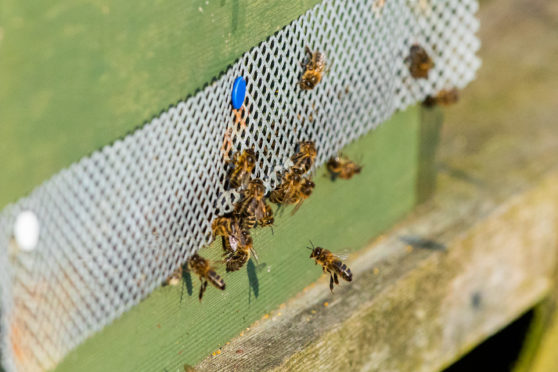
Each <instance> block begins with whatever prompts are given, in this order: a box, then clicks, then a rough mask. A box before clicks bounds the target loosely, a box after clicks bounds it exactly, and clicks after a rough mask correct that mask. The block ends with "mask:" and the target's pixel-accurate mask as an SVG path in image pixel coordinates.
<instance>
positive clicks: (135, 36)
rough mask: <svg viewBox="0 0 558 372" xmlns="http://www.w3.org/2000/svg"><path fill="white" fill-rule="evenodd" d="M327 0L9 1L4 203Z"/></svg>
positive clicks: (3, 86) (0, 44)
mask: <svg viewBox="0 0 558 372" xmlns="http://www.w3.org/2000/svg"><path fill="white" fill-rule="evenodd" d="M317 3H319V0H297V1H263V0H258V1H253V0H218V1H217V0H211V1H206V0H186V1H184V0H165V1H161V0H159V1H148V0H135V1H130V2H128V1H104V0H93V1H89V0H87V1H85V0H77V1H76V0H61V1H57V2H56V3H52V2H48V1H47V2H37V1H33V0H6V1H3V2H2V5H1V10H0V53H1V55H2V58H0V82H1V83H0V102H1V103H2V108H1V110H0V123H1V124H0V141H1V145H0V159H1V161H0V175H1V177H0V208H2V207H4V206H5V205H6V204H7V203H8V202H13V201H15V200H16V199H17V198H19V197H21V196H23V195H25V194H26V193H28V192H30V191H31V190H32V189H33V188H34V187H35V186H37V185H38V184H39V183H40V182H42V181H44V180H45V179H47V178H48V177H50V176H51V175H52V174H53V173H55V172H57V171H59V170H60V169H61V168H63V167H66V166H68V165H69V164H71V163H72V162H74V161H77V160H79V159H80V158H81V157H82V156H85V155H87V154H89V153H91V152H92V151H94V150H97V149H99V148H100V147H102V146H104V145H107V144H109V143H111V142H113V141H115V140H116V139H117V138H120V137H122V136H123V135H125V134H126V133H127V132H129V131H131V130H133V129H135V128H137V127H139V126H140V125H142V124H143V123H144V122H146V121H149V120H150V119H151V118H153V117H154V116H155V115H157V114H158V113H160V112H161V111H162V110H164V109H166V108H167V107H169V106H170V105H174V104H176V103H177V102H178V101H180V100H183V99H184V98H186V97H188V96H189V95H191V94H192V93H194V92H195V91H196V90H197V89H200V88H201V87H203V86H204V85H205V84H208V83H209V82H210V81H211V80H212V79H213V78H215V76H217V75H218V74H219V73H221V72H223V71H224V70H225V68H226V67H227V66H228V65H230V64H231V63H232V62H233V61H235V60H236V59H237V58H238V57H240V56H241V55H242V54H243V53H244V52H246V51H247V50H249V49H250V48H252V47H253V46H255V45H257V44H258V43H259V42H261V41H263V40H264V39H265V38H267V37H268V36H269V35H271V34H273V33H274V32H276V31H277V30H279V29H280V28H282V27H283V26H285V25H287V24H288V23H290V22H291V21H293V20H294V19H296V18H297V17H298V16H300V15H301V14H302V13H304V11H306V10H308V9H309V8H311V7H312V6H313V5H315V4H317Z"/></svg>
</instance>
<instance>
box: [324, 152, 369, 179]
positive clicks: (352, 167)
mask: <svg viewBox="0 0 558 372" xmlns="http://www.w3.org/2000/svg"><path fill="white" fill-rule="evenodd" d="M327 170H328V171H329V173H330V175H331V180H332V181H335V179H336V178H337V177H339V178H341V179H343V180H348V179H351V178H352V177H353V176H354V175H355V174H359V173H360V171H361V170H362V167H361V166H360V165H358V164H357V163H355V162H354V161H352V160H350V159H349V158H347V157H344V156H336V157H334V158H331V159H329V161H328V162H327Z"/></svg>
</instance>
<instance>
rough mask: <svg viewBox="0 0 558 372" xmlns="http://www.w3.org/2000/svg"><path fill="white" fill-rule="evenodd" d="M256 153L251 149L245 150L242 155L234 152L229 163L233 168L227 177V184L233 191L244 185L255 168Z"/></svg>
mask: <svg viewBox="0 0 558 372" xmlns="http://www.w3.org/2000/svg"><path fill="white" fill-rule="evenodd" d="M256 161H257V158H256V153H255V152H254V150H252V149H246V150H244V151H243V152H242V153H238V152H236V153H235V154H234V155H233V158H232V160H231V161H230V162H231V163H232V165H233V168H232V170H231V173H230V177H229V184H230V185H231V187H232V188H233V189H236V188H238V187H240V186H244V185H246V183H248V181H249V180H250V175H251V174H252V172H253V171H254V168H255V166H256Z"/></svg>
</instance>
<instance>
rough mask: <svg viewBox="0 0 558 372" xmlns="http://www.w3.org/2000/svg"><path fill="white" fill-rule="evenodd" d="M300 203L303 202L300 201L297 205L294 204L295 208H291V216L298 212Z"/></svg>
mask: <svg viewBox="0 0 558 372" xmlns="http://www.w3.org/2000/svg"><path fill="white" fill-rule="evenodd" d="M302 202H304V200H300V201H299V202H298V203H296V205H295V207H294V208H293V211H292V212H291V216H294V214H295V213H296V212H297V211H298V209H299V208H300V206H301V205H302Z"/></svg>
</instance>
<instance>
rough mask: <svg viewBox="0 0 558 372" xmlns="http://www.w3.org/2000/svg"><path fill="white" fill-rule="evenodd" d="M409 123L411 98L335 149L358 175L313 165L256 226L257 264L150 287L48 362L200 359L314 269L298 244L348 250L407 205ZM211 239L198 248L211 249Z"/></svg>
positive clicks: (123, 367) (413, 154)
mask: <svg viewBox="0 0 558 372" xmlns="http://www.w3.org/2000/svg"><path fill="white" fill-rule="evenodd" d="M418 133H419V116H418V111H417V109H416V108H410V109H409V110H407V111H405V112H401V113H398V114H396V115H395V116H394V117H393V118H392V119H391V120H390V121H388V122H386V123H384V124H383V125H382V126H380V127H379V128H378V129H376V130H375V131H373V132H371V133H369V134H367V135H365V136H363V137H362V138H361V139H359V140H358V141H356V142H355V143H353V144H351V145H350V146H348V147H347V148H346V149H345V150H344V152H345V153H346V154H347V155H349V156H351V157H353V158H355V159H359V158H360V159H362V163H363V164H364V168H363V171H362V173H361V174H360V175H358V176H357V177H355V178H354V179H353V180H350V181H343V180H339V181H336V182H331V181H330V179H329V178H328V177H327V176H326V171H325V169H324V168H321V169H319V170H318V171H317V172H316V174H315V176H314V181H315V182H316V188H315V191H314V193H313V195H312V197H311V198H309V199H308V200H307V201H306V202H305V204H304V205H303V207H302V208H301V209H300V210H299V212H298V213H297V214H295V215H294V216H291V215H290V211H289V209H287V210H285V211H284V213H282V214H280V215H279V216H278V217H277V219H276V223H275V226H274V231H273V232H272V231H271V230H270V229H264V230H260V231H258V230H256V233H255V235H254V246H255V248H256V250H257V252H258V255H259V258H260V261H261V266H260V265H258V264H254V263H253V262H249V263H248V265H247V269H243V270H240V271H239V272H235V273H231V274H227V275H225V276H224V279H225V280H226V283H227V289H226V290H225V291H224V292H219V291H216V290H214V289H213V288H209V289H208V291H207V293H206V295H205V297H204V301H203V303H202V304H199V303H198V301H197V290H198V288H199V287H198V280H197V278H193V289H190V290H188V288H190V284H189V285H188V286H187V287H185V288H180V287H165V288H160V289H159V290H156V291H155V292H154V293H152V294H151V295H150V296H149V298H147V299H146V300H145V301H143V302H142V303H141V304H139V305H138V306H136V307H135V308H133V309H132V310H131V311H129V312H128V313H126V314H124V315H123V316H122V317H121V318H120V319H118V320H117V321H115V322H114V323H113V324H112V325H110V326H108V327H106V328H105V329H104V330H103V331H101V332H100V333H99V334H97V335H95V336H94V337H92V338H91V339H89V340H87V341H86V342H85V343H83V344H82V345H80V346H79V347H78V348H77V349H76V350H75V351H74V352H72V353H71V354H70V355H69V356H68V357H67V358H66V359H65V360H64V361H63V362H62V364H61V365H60V366H59V367H58V368H57V369H56V371H57V372H63V371H75V370H80V371H98V370H106V371H113V370H117V371H134V370H165V368H166V369H167V370H169V371H174V370H176V368H178V367H179V366H182V365H183V364H185V363H187V364H190V365H193V364H195V363H197V362H199V361H200V360H202V359H203V358H205V357H206V356H207V355H209V354H210V353H211V352H212V351H214V350H216V349H218V348H219V347H220V346H222V345H224V344H225V343H226V342H227V341H228V340H229V339H230V338H232V337H234V336H236V335H238V334H239V333H240V332H242V331H243V330H244V329H245V328H246V327H248V326H249V325H250V324H251V323H253V322H254V321H255V320H257V319H259V318H261V317H262V316H264V314H266V313H268V312H270V311H271V310H273V309H274V308H276V307H277V306H279V305H280V304H281V303H283V302H285V301H286V300H287V299H288V298H290V297H292V296H293V295H295V294H296V293H299V292H300V291H301V290H302V289H303V288H304V287H305V286H307V285H308V284H309V283H311V282H313V281H315V280H316V279H317V278H319V277H320V276H321V270H320V268H319V267H316V266H314V265H313V264H312V262H311V260H310V259H309V257H308V256H309V252H308V250H306V249H305V247H306V246H308V245H309V240H310V239H311V240H312V241H313V242H314V243H315V244H322V245H327V246H328V247H329V248H330V249H332V250H334V251H344V250H345V251H349V252H350V251H355V250H357V249H360V248H361V247H363V246H365V245H366V244H367V242H368V241H369V240H370V239H371V238H373V237H374V236H376V235H378V234H379V233H381V232H382V231H384V230H385V229H386V228H388V227H389V226H391V225H392V224H393V223H395V222H396V221H397V220H399V219H400V218H401V217H402V216H403V215H404V214H406V213H407V212H408V211H409V210H410V209H411V208H412V207H413V206H414V205H415V202H416V195H415V184H416V179H417V167H418V164H417V163H418V161H417V154H418V152H419V151H418V146H419V141H418ZM357 195H362V196H363V197H362V198H360V197H356V196H357ZM219 244H220V243H218V244H214V245H213V246H212V247H209V248H207V249H203V250H202V252H201V254H202V255H204V256H207V257H210V258H212V259H219V258H220V254H221V253H220V252H221V247H220V246H219ZM221 271H222V270H221Z"/></svg>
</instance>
